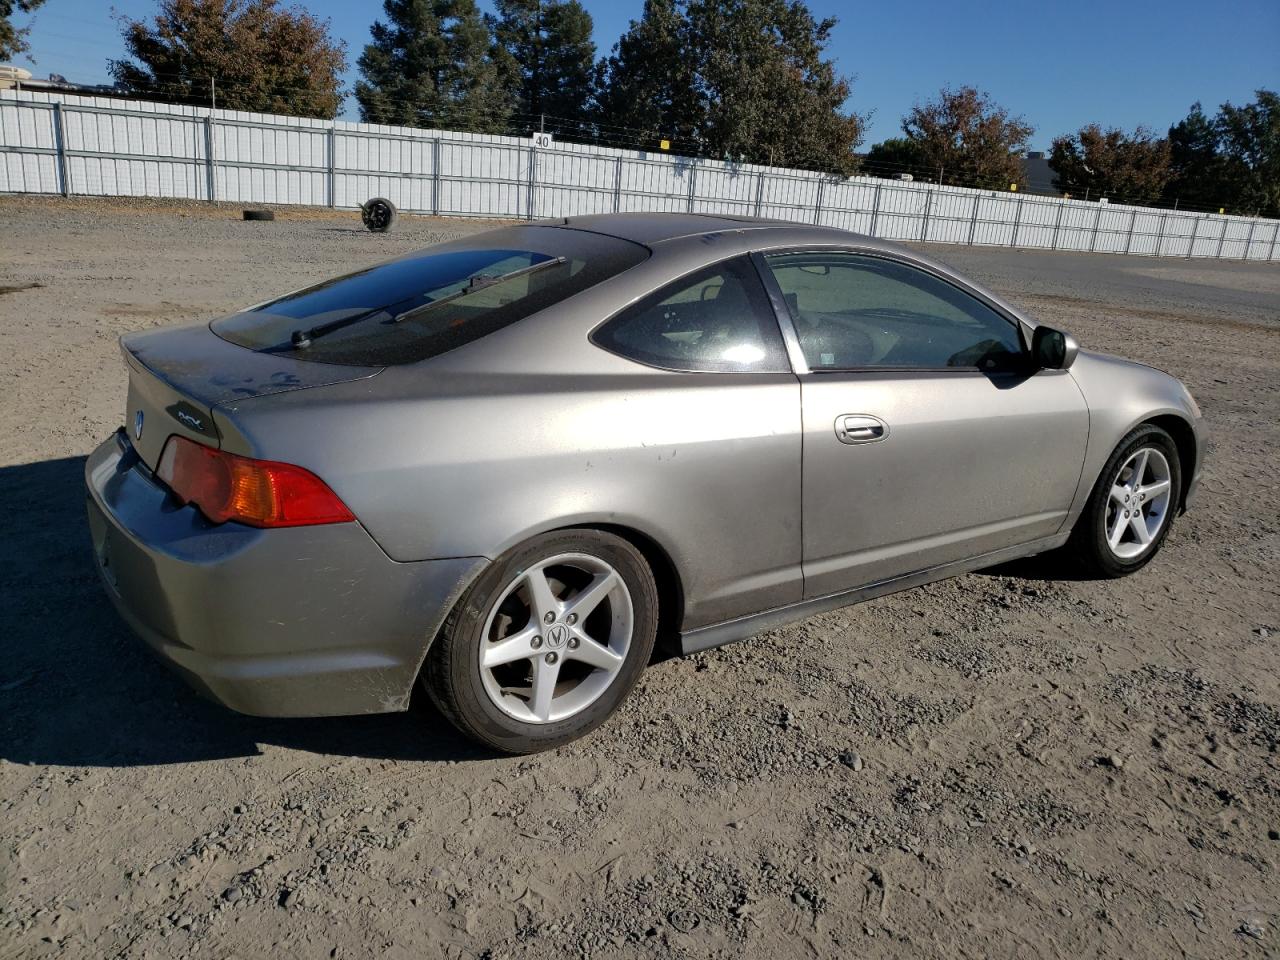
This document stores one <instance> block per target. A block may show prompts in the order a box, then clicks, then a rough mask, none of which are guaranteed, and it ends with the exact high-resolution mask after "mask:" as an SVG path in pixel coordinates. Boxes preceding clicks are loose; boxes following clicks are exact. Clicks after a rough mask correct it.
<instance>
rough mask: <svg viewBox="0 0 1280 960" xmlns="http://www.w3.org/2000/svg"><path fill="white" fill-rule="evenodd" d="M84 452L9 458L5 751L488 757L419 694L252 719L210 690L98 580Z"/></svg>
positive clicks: (3, 473)
mask: <svg viewBox="0 0 1280 960" xmlns="http://www.w3.org/2000/svg"><path fill="white" fill-rule="evenodd" d="M84 462H85V458H84V457H68V458H65V459H60V460H47V461H43V462H40V463H29V464H23V465H19V466H10V467H3V468H0V503H4V504H5V506H6V508H7V509H6V518H5V536H4V540H3V543H2V544H0V711H2V712H3V720H2V721H0V757H3V758H4V759H5V760H8V761H11V762H13V763H24V764H26V763H34V764H53V765H60V766H81V767H97V766H112V767H119V766H148V765H153V764H166V763H185V762H191V761H198V760H214V759H224V758H230V757H247V756H253V755H256V754H258V753H260V752H261V745H262V744H275V745H279V746H285V747H292V748H294V749H298V750H307V751H311V752H314V753H322V754H340V755H350V756H358V757H366V758H369V759H394V760H423V761H440V760H483V759H490V758H492V757H494V756H495V755H494V754H493V753H491V752H489V751H486V750H484V749H483V748H481V747H478V746H474V745H473V744H472V743H471V742H470V741H468V740H466V739H465V738H463V737H462V736H461V735H460V734H459V733H457V732H456V731H455V730H454V728H453V727H452V726H451V725H450V724H449V723H448V721H447V720H445V718H444V717H442V716H440V715H439V714H438V713H437V712H436V710H435V708H434V707H433V706H432V705H431V704H430V702H429V700H428V698H427V697H423V696H415V697H414V698H413V704H412V707H411V709H410V711H409V712H408V714H383V715H376V716H368V717H340V718H333V719H316V720H310V719H290V720H275V719H261V718H255V717H246V716H242V715H240V714H237V713H233V712H232V711H230V710H227V709H225V708H224V707H221V706H219V705H218V704H215V703H212V702H209V701H206V700H203V699H201V697H200V696H199V695H198V694H196V693H195V692H193V691H192V690H191V689H190V688H188V687H187V686H186V684H184V683H183V682H182V681H181V680H179V679H178V678H177V677H176V676H174V675H172V674H171V673H170V672H169V671H168V670H167V669H166V668H165V667H164V666H163V664H161V663H160V662H159V661H158V660H156V659H155V658H154V657H153V656H152V655H151V653H150V651H149V650H148V649H147V648H146V647H145V646H144V645H143V643H142V642H141V641H140V640H138V639H136V638H135V637H134V636H133V634H132V633H131V632H130V631H129V629H128V627H126V626H125V624H124V623H123V621H121V619H120V618H119V616H118V615H117V614H116V612H115V609H114V608H113V607H112V606H111V603H110V601H109V600H108V599H107V596H106V594H105V593H104V592H103V588H102V586H101V584H100V583H99V581H98V574H97V570H96V569H95V567H94V562H93V551H92V548H91V546H90V543H89V534H88V527H87V524H86V521H85V510H84V495H85V494H84V486H83V484H84V481H83V475H84Z"/></svg>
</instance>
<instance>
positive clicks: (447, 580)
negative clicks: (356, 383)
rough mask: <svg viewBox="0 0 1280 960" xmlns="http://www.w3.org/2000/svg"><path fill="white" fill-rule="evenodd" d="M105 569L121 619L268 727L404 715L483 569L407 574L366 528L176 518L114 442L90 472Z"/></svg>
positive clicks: (193, 677)
mask: <svg viewBox="0 0 1280 960" xmlns="http://www.w3.org/2000/svg"><path fill="white" fill-rule="evenodd" d="M85 482H86V486H87V488H88V511H89V526H90V530H91V532H92V535H93V546H94V551H95V553H96V555H97V566H98V571H99V573H100V574H101V576H102V580H103V583H104V584H105V586H106V588H107V592H108V594H109V595H110V597H111V599H112V601H113V602H114V603H115V606H116V608H117V609H118V610H119V611H120V613H121V615H122V616H123V617H124V619H125V620H126V621H127V622H128V623H129V625H130V626H131V627H132V628H133V630H134V631H135V632H136V633H137V634H138V635H139V636H140V637H142V639H143V640H145V641H146V642H147V644H148V645H149V646H150V647H151V648H152V649H153V650H155V651H156V653H158V654H159V655H160V657H161V658H162V659H164V660H165V661H167V662H168V663H169V664H171V665H172V666H173V667H174V668H175V669H176V670H177V671H178V672H179V673H181V674H182V675H183V676H184V677H185V678H186V679H187V680H188V681H189V682H191V683H192V685H194V686H195V687H197V688H198V689H201V690H203V691H205V692H206V693H208V694H209V695H211V696H212V697H213V698H214V699H215V700H217V701H219V702H221V703H223V704H225V705H226V706H228V707H231V708H232V709H234V710H238V711H240V712H242V713H249V714H254V715H258V716H275V717H287V716H288V717H299V716H336V715H341V714H357V713H381V712H387V711H395V710H403V709H406V708H407V707H408V704H409V695H410V693H411V691H412V688H413V682H414V679H415V678H416V676H417V673H418V669H419V667H420V666H421V663H422V658H423V656H424V655H425V653H426V650H427V647H428V645H429V644H430V642H431V640H432V639H433V638H434V637H435V635H436V633H437V632H438V630H439V628H440V625H441V623H442V622H443V620H444V617H445V616H446V615H447V613H448V611H449V609H450V607H451V606H452V604H453V602H454V601H455V600H456V599H457V597H458V596H459V595H460V594H461V592H462V591H463V590H464V589H465V587H466V585H467V584H468V583H470V581H471V579H472V578H473V577H474V576H475V574H476V573H477V572H478V571H479V570H480V569H481V568H482V567H483V566H484V564H485V562H486V561H485V560H484V559H483V558H475V557H467V558H459V559H450V560H425V561H421V562H418V563H398V562H396V561H393V560H391V559H390V558H388V557H387V555H386V554H385V553H383V551H382V550H381V548H379V547H378V545H377V544H376V543H374V541H373V539H372V538H371V537H370V536H369V534H368V533H367V532H366V531H365V530H364V528H363V527H361V526H360V525H359V524H358V523H340V524H328V525H324V526H313V527H293V528H286V529H275V530H260V529H256V528H253V527H247V526H243V525H241V524H236V523H226V524H221V525H214V524H211V523H209V522H207V521H206V520H205V519H204V518H203V517H202V516H201V515H200V514H199V513H198V512H197V511H196V510H195V509H194V508H193V507H179V506H178V505H177V503H176V502H175V501H174V500H173V498H172V497H170V496H169V495H168V493H167V491H166V490H165V489H164V488H163V487H162V486H161V485H160V484H159V483H158V482H157V481H156V480H155V479H154V478H153V477H152V476H151V474H150V472H149V471H148V470H147V468H146V467H145V466H144V465H143V464H142V463H141V462H140V461H139V459H138V457H137V455H136V454H135V453H134V452H133V450H132V448H131V447H130V446H129V443H128V440H127V439H126V438H125V436H124V434H123V433H117V434H116V435H115V436H113V437H112V438H111V439H109V440H107V441H106V442H105V443H103V444H102V445H101V446H100V447H99V448H98V449H97V450H96V451H94V453H93V454H91V455H90V457H89V459H88V462H87V464H86V466H85Z"/></svg>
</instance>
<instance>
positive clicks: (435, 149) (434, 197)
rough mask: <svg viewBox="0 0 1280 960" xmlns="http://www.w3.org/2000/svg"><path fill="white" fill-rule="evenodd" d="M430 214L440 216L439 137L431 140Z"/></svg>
mask: <svg viewBox="0 0 1280 960" xmlns="http://www.w3.org/2000/svg"><path fill="white" fill-rule="evenodd" d="M431 215H432V216H433V217H438V216H440V137H439V136H436V137H435V138H434V139H433V140H432V141H431Z"/></svg>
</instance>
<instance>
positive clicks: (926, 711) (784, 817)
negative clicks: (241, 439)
mask: <svg viewBox="0 0 1280 960" xmlns="http://www.w3.org/2000/svg"><path fill="white" fill-rule="evenodd" d="M236 217H237V211H235V210H232V209H230V208H226V207H209V206H205V207H200V206H196V205H174V204H158V203H122V202H109V201H97V202H90V201H72V202H67V201H61V200H45V199H40V200H32V199H18V198H10V199H3V200H0V220H2V221H3V223H4V224H5V229H4V232H3V236H2V237H0V386H2V387H3V391H4V396H7V397H8V398H9V400H8V402H7V403H5V404H4V407H3V417H4V425H3V430H2V431H0V503H2V504H3V506H4V524H5V525H4V538H3V541H2V543H3V546H2V547H0V707H2V709H0V955H3V956H17V957H45V956H50V957H52V956H60V957H116V956H120V957H187V956H203V957H216V958H225V957H231V956H240V957H250V956H264V955H278V956H299V957H339V958H341V957H365V956H379V957H384V958H391V960H394V958H400V957H404V958H408V957H415V958H416V957H434V956H445V957H474V956H483V957H565V956H567V957H578V956H582V957H587V956H598V957H606V956H607V957H706V956H717V957H737V956H744V955H751V956H773V957H792V956H816V957H836V956H839V957H852V956H858V957H896V956H904V955H911V956H920V957H931V956H938V957H943V956H945V957H956V956H961V957H1014V956H1018V957H1026V956H1042V957H1081V956H1089V957H1093V956H1122V957H1125V958H1146V957H1151V958H1156V957H1159V958H1164V957H1172V956H1179V955H1181V956H1195V957H1217V956H1276V955H1277V954H1278V953H1280V882H1278V880H1277V877H1278V874H1277V870H1278V868H1280V769H1278V767H1277V752H1276V751H1277V742H1278V741H1280V669H1278V668H1277V658H1276V650H1277V646H1276V645H1277V635H1278V632H1280V563H1277V556H1278V553H1280V484H1278V483H1277V480H1276V468H1277V465H1278V463H1280V461H1278V459H1277V455H1276V450H1277V443H1278V441H1280V392H1278V391H1277V384H1278V383H1280V323H1278V322H1277V321H1278V320H1280V265H1266V264H1248V265H1246V264H1238V263H1200V262H1184V261H1175V260H1159V261H1157V260H1147V259H1139V258H1132V259H1130V258H1122V257H1106V256H1069V255H1052V254H1041V253H1029V252H1024V251H1009V250H983V249H962V248H956V247H938V248H934V249H933V251H932V252H933V253H935V254H936V255H937V256H939V257H940V258H942V259H944V260H947V261H950V262H952V263H955V264H956V265H958V266H960V267H961V268H962V269H965V270H967V271H969V272H970V273H972V274H973V275H975V276H976V277H978V278H980V279H982V280H984V281H986V282H988V283H990V284H991V285H992V286H993V287H994V288H996V289H998V290H1000V291H1001V292H1002V293H1004V294H1005V295H1007V296H1008V297H1009V298H1010V299H1012V300H1014V301H1015V302H1018V303H1020V304H1022V305H1024V306H1026V307H1027V308H1029V309H1030V310H1031V311H1032V312H1033V313H1034V314H1036V315H1038V316H1039V317H1041V318H1043V319H1045V320H1046V321H1049V322H1052V323H1055V324H1057V325H1061V326H1063V327H1065V328H1067V329H1069V330H1071V331H1073V332H1074V333H1076V334H1077V335H1078V337H1079V339H1080V340H1081V342H1082V343H1083V344H1084V345H1085V346H1087V347H1092V348H1099V349H1103V350H1114V351H1116V352H1123V353H1126V354H1128V355H1130V356H1133V357H1135V358H1136V359H1139V360H1143V361H1147V362H1150V363H1152V364H1154V365H1156V366H1159V367H1162V368H1164V369H1166V370H1168V371H1170V372H1172V373H1173V374H1175V375H1177V376H1179V377H1181V378H1183V379H1184V380H1185V381H1186V382H1187V383H1188V384H1189V386H1190V387H1191V389H1192V391H1193V392H1194V393H1195V395H1196V396H1197V398H1198V399H1199V401H1200V404H1201V406H1202V407H1203V408H1204V411H1205V417H1206V422H1207V427H1208V430H1209V434H1210V437H1211V438H1212V440H1211V442H1212V450H1211V459H1210V462H1209V465H1208V468H1207V474H1206V477H1205V481H1204V484H1203V487H1202V490H1201V493H1200V499H1199V502H1198V503H1196V504H1195V508H1194V509H1193V510H1192V511H1191V513H1189V514H1188V515H1187V516H1185V517H1183V518H1182V519H1180V520H1179V521H1178V523H1177V525H1176V526H1175V527H1174V529H1173V532H1172V535H1171V536H1170V538H1169V540H1168V542H1167V545H1166V547H1165V550H1164V553H1163V554H1162V556H1161V557H1160V558H1159V560H1158V561H1157V562H1156V563H1155V564H1153V565H1152V566H1151V567H1149V568H1147V569H1146V570H1144V571H1143V572H1142V573H1140V574H1138V575H1137V576H1135V577H1133V578H1131V579H1128V580H1125V581H1122V582H1091V581H1075V580H1071V579H1061V578H1060V577H1062V575H1063V574H1062V571H1061V570H1060V569H1058V568H1057V567H1056V566H1055V564H1054V563H1053V562H1052V561H1047V560H1044V559H1037V560H1033V561H1026V562H1021V563H1018V564H1014V565H1009V566H1007V567H1004V568H1000V569H996V570H990V571H986V572H984V573H980V574H975V575H971V576H966V577H963V578H960V579H956V580H952V581H949V582H946V583H940V584H935V585H933V586H929V587H926V588H923V589H918V590H913V591H910V592H907V593H902V594H898V595H896V596H893V597H888V598H885V599H882V600H877V601H873V602H871V603H866V604H863V605H861V606H857V607H853V608H849V609H845V610H841V611H837V612H835V613H830V614H826V615H824V616H820V617H815V618H812V619H810V620H807V621H805V622H803V623H800V624H797V625H794V626H791V627H787V628H785V629H782V630H777V631H774V632H772V633H768V634H765V635H762V636H759V637H757V638H755V639H754V640H751V641H749V642H747V643H743V644H739V645H736V646H732V647H728V648H724V649H722V650H718V651H713V652H709V653H705V654H700V655H698V656H694V657H690V658H687V659H666V660H662V661H660V662H657V663H655V664H654V665H653V666H652V668H651V669H650V670H649V672H648V673H647V674H646V677H645V679H644V680H643V681H642V683H641V686H640V687H639V689H638V690H637V692H636V694H635V696H633V697H632V698H631V700H630V701H629V702H628V703H627V704H626V705H625V707H624V708H623V710H622V711H621V713H620V715H619V716H617V717H616V718H615V719H614V720H613V722H611V723H610V724H609V725H608V726H607V727H606V728H605V729H603V730H602V731H601V732H599V733H598V734H596V735H594V736H592V737H591V738H589V739H588V740H586V741H585V742H580V743H577V744H573V745H571V746H569V747H566V748H564V749H561V750H558V751H556V752H554V753H551V754H544V755H541V756H537V757H534V758H527V759H495V758H493V757H490V756H487V755H484V754H483V753H481V752H479V751H477V750H476V749H474V748H472V747H471V746H469V745H468V744H467V743H465V742H464V741H462V740H461V739H460V738H459V737H458V736H457V735H455V734H454V733H453V732H452V730H451V729H450V728H449V727H448V726H447V725H446V724H445V723H444V721H443V720H442V719H441V718H440V717H439V716H438V715H436V714H435V713H434V711H433V710H432V708H431V707H430V706H429V704H427V703H426V701H425V698H422V697H417V698H415V702H414V704H413V709H412V710H411V711H410V713H409V714H408V715H396V716H382V717H369V718H357V719H345V720H317V721H268V720H257V719H251V718H245V717H239V716H236V715H233V714H231V713H229V712H227V711H224V710H222V709H221V708H219V707H217V706H214V705H211V704H208V703H205V702H203V701H201V700H200V699H198V698H197V697H196V696H194V695H193V694H192V693H190V692H189V691H188V690H187V689H186V687H184V686H183V685H182V684H181V683H180V682H179V681H178V680H176V679H174V678H173V677H171V676H170V675H169V674H168V673H167V672H166V671H165V670H164V669H163V668H161V667H160V666H159V665H157V664H156V663H155V662H153V660H152V659H151V658H150V656H149V655H148V654H147V653H146V652H145V650H144V649H143V648H142V646H141V644H140V643H139V642H137V641H135V640H134V639H133V638H132V637H131V636H130V635H129V633H128V632H127V630H126V629H125V627H124V626H123V625H122V624H121V623H120V622H119V620H118V619H117V617H116V616H115V614H114V612H113V611H112V610H111V608H110V606H109V604H108V602H107V600H106V598H105V596H104V595H103V592H102V590H101V589H100V587H99V585H98V583H97V580H96V576H95V573H94V570H93V567H92V565H91V558H90V549H89V544H88V538H87V536H86V531H85V523H84V516H83V506H82V493H81V470H82V466H83V460H84V455H85V454H86V453H87V452H88V451H89V450H91V449H92V448H93V446H94V445H95V444H96V443H97V442H98V441H99V440H100V439H101V438H103V437H105V436H106V435H107V434H109V433H110V432H111V431H112V430H113V429H114V428H115V427H116V425H117V424H119V423H120V422H121V418H122V416H123V405H124V390H125V377H124V372H123V369H122V366H121V363H120V360H119V357H118V353H117V348H116V343H115V341H116V338H117V336H119V335H120V334H121V333H124V332H126V331H130V330H134V329H138V328H142V327H151V326H157V325H161V324H166V323H170V322H173V321H179V320H189V319H194V318H203V317H212V316H214V315H217V314H219V313H222V312H225V311H227V310H229V309H231V308H232V307H234V306H237V305H240V304H243V303H245V302H250V301H254V300H257V299H261V298H263V297H264V296H266V295H268V294H271V293H275V292H279V291H282V290H285V289H287V288H291V287H294V286H298V285H300V284H301V283H303V282H305V281H309V280H316V279H320V278H322V277H326V276H329V275H331V274H334V273H336V272H338V271H339V270H342V269H346V268H349V267H352V266H355V265H361V264H365V263H368V262H372V261H375V260H378V259H382V258H384V257H387V256H389V255H392V254H396V253H399V252H402V251H406V250H408V249H411V248H414V247H418V246H422V245H424V244H426V243H429V242H432V241H435V240H440V239H443V238H445V237H449V236H454V235H458V234H462V233H466V232H469V231H474V230H479V229H484V228H485V227H486V226H488V224H477V223H467V222H461V221H439V220H434V221H433V220H427V219H410V220H406V221H403V222H402V224H401V225H400V227H399V229H398V230H397V232H394V233H392V234H389V235H386V236H373V235H370V234H368V233H366V232H364V231H363V230H362V229H361V228H360V226H359V222H358V218H357V216H356V215H354V214H342V215H335V214H331V213H325V212H306V211H296V212H293V211H291V212H287V213H282V219H280V220H278V221H277V222H275V223H266V224H264V223H241V222H239V221H238V219H236Z"/></svg>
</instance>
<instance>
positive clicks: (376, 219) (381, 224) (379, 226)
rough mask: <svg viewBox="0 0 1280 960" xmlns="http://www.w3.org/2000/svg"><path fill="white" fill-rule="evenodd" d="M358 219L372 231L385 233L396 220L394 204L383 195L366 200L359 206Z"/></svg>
mask: <svg viewBox="0 0 1280 960" xmlns="http://www.w3.org/2000/svg"><path fill="white" fill-rule="evenodd" d="M360 219H361V220H363V221H364V225H365V227H367V228H368V229H369V230H370V231H372V232H373V233H386V232H387V231H388V230H390V229H391V226H392V224H394V223H395V222H396V207H395V204H394V203H392V202H391V201H390V200H388V199H386V198H385V197H374V198H373V199H372V200H366V201H365V202H364V206H362V207H361V208H360Z"/></svg>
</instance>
